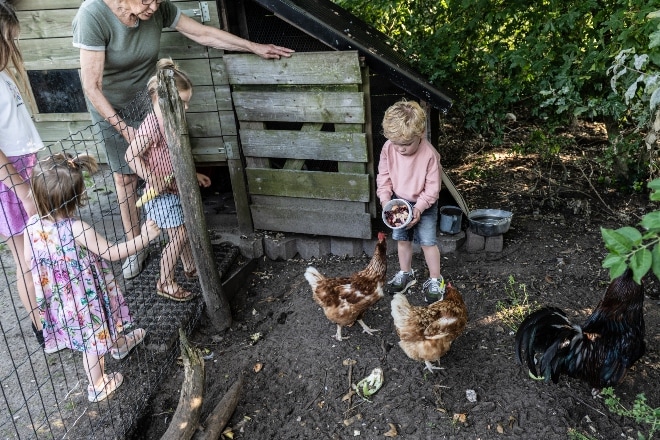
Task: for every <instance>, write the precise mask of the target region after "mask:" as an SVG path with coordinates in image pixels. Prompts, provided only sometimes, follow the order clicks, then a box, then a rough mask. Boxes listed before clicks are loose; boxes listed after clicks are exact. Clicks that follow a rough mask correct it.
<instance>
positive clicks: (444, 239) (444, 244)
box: [438, 231, 466, 254]
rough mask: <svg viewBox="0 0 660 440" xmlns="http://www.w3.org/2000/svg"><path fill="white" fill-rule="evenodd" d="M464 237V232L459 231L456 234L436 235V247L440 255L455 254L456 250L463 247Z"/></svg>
mask: <svg viewBox="0 0 660 440" xmlns="http://www.w3.org/2000/svg"><path fill="white" fill-rule="evenodd" d="M465 240H466V237H465V232H463V231H460V232H459V233H457V234H452V235H449V234H440V235H438V247H439V248H440V253H442V254H448V253H450V252H456V250H457V249H458V248H460V247H461V246H463V243H465Z"/></svg>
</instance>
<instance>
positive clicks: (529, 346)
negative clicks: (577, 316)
mask: <svg viewBox="0 0 660 440" xmlns="http://www.w3.org/2000/svg"><path fill="white" fill-rule="evenodd" d="M571 328H572V324H571V322H570V321H569V320H568V318H567V317H566V314H565V313H564V312H563V311H562V310H561V309H558V308H556V307H544V308H542V309H539V310H537V311H535V312H533V313H531V314H530V315H528V316H527V317H526V318H525V319H524V320H523V322H522V323H521V324H520V325H519V326H518V330H517V331H516V337H515V352H516V361H517V362H518V364H520V365H523V364H526V366H527V368H529V370H530V371H531V372H532V373H533V374H534V375H535V376H536V375H537V373H536V362H535V356H536V354H537V353H544V359H549V358H553V357H554V355H552V354H550V355H549V353H545V352H546V350H548V349H549V348H550V347H552V346H554V345H553V344H554V342H556V340H557V338H558V337H559V335H560V334H562V333H564V332H565V331H566V330H567V329H571ZM550 349H551V348H550ZM523 353H524V355H525V357H524V362H523ZM548 355H549V356H548Z"/></svg>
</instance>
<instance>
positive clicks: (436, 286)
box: [422, 275, 445, 303]
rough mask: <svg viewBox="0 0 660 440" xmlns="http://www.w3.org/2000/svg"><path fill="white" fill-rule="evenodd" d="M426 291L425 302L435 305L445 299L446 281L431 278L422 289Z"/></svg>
mask: <svg viewBox="0 0 660 440" xmlns="http://www.w3.org/2000/svg"><path fill="white" fill-rule="evenodd" d="M422 290H423V291H424V300H425V301H426V302H427V303H434V302H436V301H442V300H443V299H444V297H445V279H444V278H442V275H441V276H440V278H429V279H428V280H426V282H425V283H424V286H423V287H422Z"/></svg>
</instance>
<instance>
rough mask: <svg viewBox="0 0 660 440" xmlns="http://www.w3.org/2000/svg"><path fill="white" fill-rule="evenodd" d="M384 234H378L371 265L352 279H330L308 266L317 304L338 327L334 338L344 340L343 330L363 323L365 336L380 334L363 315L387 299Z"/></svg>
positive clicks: (307, 277)
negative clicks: (384, 296)
mask: <svg viewBox="0 0 660 440" xmlns="http://www.w3.org/2000/svg"><path fill="white" fill-rule="evenodd" d="M386 237H387V236H386V234H385V233H384V232H379V233H378V243H376V250H375V251H374V255H373V257H372V258H371V261H370V262H369V265H368V266H367V267H366V268H365V269H364V270H362V271H360V272H357V273H354V274H353V275H351V276H350V277H338V278H326V277H324V276H323V275H321V273H319V271H318V270H316V269H315V268H314V267H311V266H310V267H308V268H307V270H306V271H305V278H306V279H307V281H308V282H309V285H310V286H311V287H312V293H313V297H314V301H316V302H317V304H318V305H320V306H321V307H322V308H323V313H325V316H326V317H327V318H328V319H329V320H330V321H332V322H334V323H335V324H337V333H336V334H335V336H334V338H335V339H337V340H338V341H341V340H343V339H347V338H342V335H341V328H342V327H344V326H351V325H353V323H355V321H357V322H358V323H360V325H361V326H362V328H363V330H364V332H365V333H368V334H370V335H371V334H373V333H372V332H374V331H377V330H375V329H371V328H369V327H368V326H367V325H366V324H365V323H364V321H362V315H363V314H364V312H365V310H367V309H368V308H369V307H371V306H372V305H374V304H375V303H376V302H378V300H380V299H381V298H382V297H383V287H384V285H385V275H386V273H387V241H386Z"/></svg>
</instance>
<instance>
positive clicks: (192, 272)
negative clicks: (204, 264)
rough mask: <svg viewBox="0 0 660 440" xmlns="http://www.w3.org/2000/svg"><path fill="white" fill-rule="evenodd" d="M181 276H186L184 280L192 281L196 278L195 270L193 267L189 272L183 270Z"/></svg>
mask: <svg viewBox="0 0 660 440" xmlns="http://www.w3.org/2000/svg"><path fill="white" fill-rule="evenodd" d="M183 274H184V275H185V276H186V279H189V280H194V279H195V278H197V268H196V267H193V268H192V269H190V270H185V269H184V270H183Z"/></svg>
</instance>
